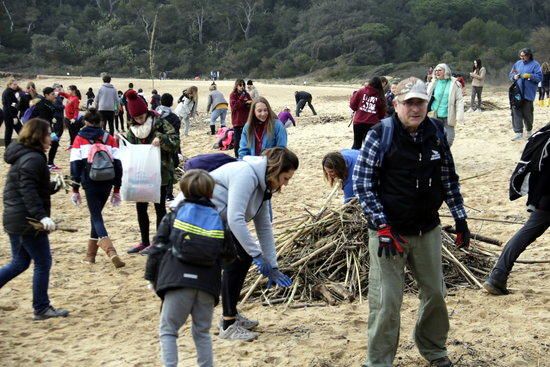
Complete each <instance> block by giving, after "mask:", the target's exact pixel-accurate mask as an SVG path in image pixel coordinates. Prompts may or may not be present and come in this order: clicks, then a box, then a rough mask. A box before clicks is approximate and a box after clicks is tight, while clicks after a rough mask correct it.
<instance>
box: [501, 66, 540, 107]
mask: <svg viewBox="0 0 550 367" xmlns="http://www.w3.org/2000/svg"><path fill="white" fill-rule="evenodd" d="M526 73H527V74H531V77H530V78H529V79H524V78H521V75H522V74H526ZM518 74H519V75H520V78H519V79H518V80H517V82H518V85H519V88H520V90H521V92H522V93H523V99H526V100H528V101H534V100H535V95H536V94H537V85H538V84H539V82H540V81H541V80H542V69H541V68H540V64H539V63H538V62H537V61H536V60H529V61H527V62H524V61H523V60H519V61H517V62H516V63H515V64H514V66H512V70H511V71H510V73H509V74H508V77H509V78H510V80H511V81H514V75H518Z"/></svg>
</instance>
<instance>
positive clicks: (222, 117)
mask: <svg viewBox="0 0 550 367" xmlns="http://www.w3.org/2000/svg"><path fill="white" fill-rule="evenodd" d="M225 116H227V110H225V109H219V110H214V111H212V114H211V115H210V125H212V126H214V125H216V120H217V119H218V117H219V118H220V125H221V127H224V126H225Z"/></svg>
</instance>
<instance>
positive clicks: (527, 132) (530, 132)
mask: <svg viewBox="0 0 550 367" xmlns="http://www.w3.org/2000/svg"><path fill="white" fill-rule="evenodd" d="M531 135H533V132H532V131H526V132H525V139H529V138H530V137H531Z"/></svg>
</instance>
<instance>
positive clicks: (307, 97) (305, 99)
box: [294, 91, 317, 117]
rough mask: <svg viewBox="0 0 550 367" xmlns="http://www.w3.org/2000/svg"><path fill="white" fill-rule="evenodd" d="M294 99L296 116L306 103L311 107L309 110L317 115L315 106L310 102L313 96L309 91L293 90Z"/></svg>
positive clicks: (298, 115)
mask: <svg viewBox="0 0 550 367" xmlns="http://www.w3.org/2000/svg"><path fill="white" fill-rule="evenodd" d="M294 99H295V100H296V117H300V113H301V112H302V110H303V109H304V107H305V105H306V103H307V105H308V106H309V108H310V109H311V112H313V115H317V112H315V108H313V105H312V104H311V101H312V100H313V96H312V95H311V94H310V93H308V92H304V91H296V92H294Z"/></svg>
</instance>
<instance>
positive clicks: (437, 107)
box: [428, 64, 464, 146]
mask: <svg viewBox="0 0 550 367" xmlns="http://www.w3.org/2000/svg"><path fill="white" fill-rule="evenodd" d="M428 95H430V96H431V97H433V102H432V105H431V108H432V112H433V114H434V117H435V118H437V119H439V120H441V121H442V122H443V125H444V126H445V133H446V135H447V141H448V142H449V146H452V145H453V142H454V140H455V126H456V124H458V123H462V122H464V99H463V97H462V85H461V84H460V82H459V81H458V80H457V79H456V78H455V77H453V76H452V75H451V68H450V67H449V66H447V64H439V65H437V66H436V67H435V69H434V78H433V79H432V81H431V82H430V84H428Z"/></svg>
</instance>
